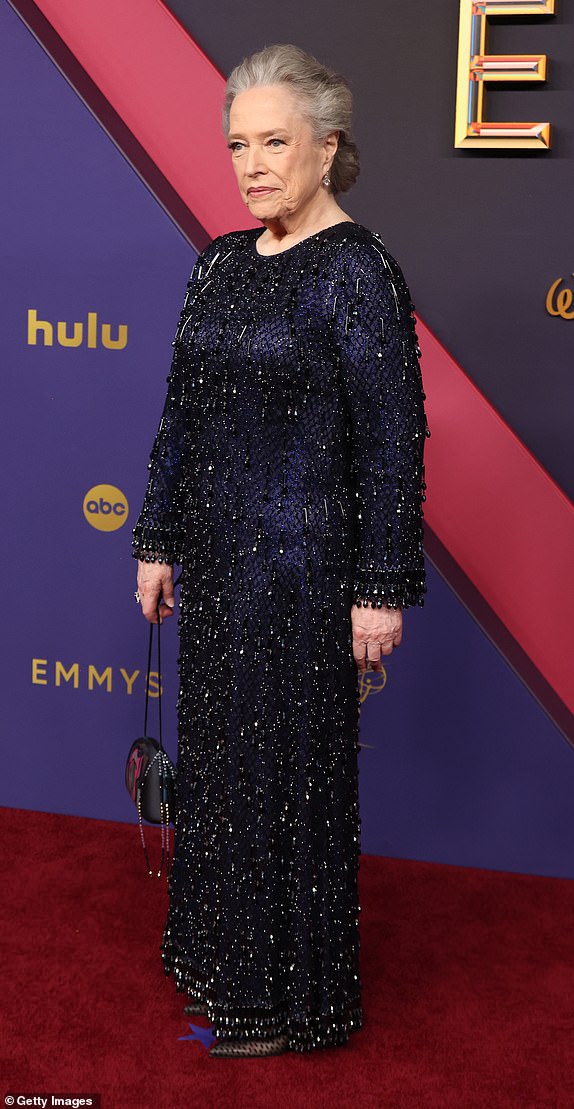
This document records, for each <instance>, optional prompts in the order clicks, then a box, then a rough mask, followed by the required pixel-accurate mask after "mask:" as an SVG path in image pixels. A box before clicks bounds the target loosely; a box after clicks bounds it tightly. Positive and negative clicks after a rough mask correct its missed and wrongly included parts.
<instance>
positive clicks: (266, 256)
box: [252, 219, 361, 261]
mask: <svg viewBox="0 0 574 1109" xmlns="http://www.w3.org/2000/svg"><path fill="white" fill-rule="evenodd" d="M338 227H361V224H360V223H357V222H356V220H348V219H343V220H339V222H338V223H331V224H330V225H329V227H322V228H321V230H320V231H315V232H314V233H313V234H312V235H307V236H306V237H305V238H304V239H299V242H298V243H293V246H288V247H287V248H286V249H285V250H278V251H276V252H275V254H260V253H259V251H258V249H257V240H258V239H259V238H260V236H261V235H262V234H263V232H264V231H265V228H262V229H261V230H260V229H259V228H256V231H257V234H256V235H255V236H254V238H253V244H252V245H253V251H254V253H255V254H256V255H257V257H258V258H263V259H265V261H271V259H272V258H282V257H283V255H284V254H292V252H293V251H294V250H297V247H299V246H303V245H304V244H305V243H310V242H312V241H313V240H314V239H318V238H319V236H320V235H324V234H325V233H326V232H327V231H334V230H335V228H338Z"/></svg>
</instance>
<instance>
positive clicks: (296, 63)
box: [222, 43, 359, 193]
mask: <svg viewBox="0 0 574 1109" xmlns="http://www.w3.org/2000/svg"><path fill="white" fill-rule="evenodd" d="M258 85H287V86H289V88H290V89H291V90H292V92H293V93H294V94H295V96H296V97H297V99H298V101H299V104H300V107H301V112H302V114H303V115H304V116H305V118H306V119H307V121H308V123H309V124H310V126H311V131H312V135H313V139H314V141H315V142H321V140H322V139H324V138H325V137H326V136H327V135H328V134H330V133H331V132H332V131H338V132H339V145H338V147H337V152H336V154H335V157H334V159H333V163H332V165H331V168H330V170H329V176H330V178H331V185H330V189H331V191H332V192H333V193H344V192H346V191H347V189H350V188H351V186H352V185H354V184H355V181H356V180H357V177H358V176H359V151H358V149H357V146H356V144H355V143H354V142H353V140H352V139H351V133H350V132H351V116H352V110H353V95H352V93H351V89H350V88H349V85H348V82H347V81H346V80H345V78H344V77H342V76H341V74H340V73H336V72H335V71H334V70H331V69H328V68H327V66H325V65H323V64H322V63H321V62H319V61H318V60H317V58H314V57H313V55H312V54H307V53H306V52H305V51H304V50H302V49H301V47H299V46H293V45H292V44H290V43H278V44H275V45H273V46H266V47H265V48H264V49H263V50H260V51H258V53H256V54H250V55H249V56H248V57H247V58H244V59H243V61H242V62H240V64H239V65H237V66H236V67H235V69H234V70H233V72H232V73H231V74H230V76H229V78H228V80H227V83H226V86H225V99H224V101H223V111H222V115H223V129H224V132H225V134H226V135H227V134H228V133H229V113H230V109H231V105H232V103H233V101H234V99H235V97H236V96H237V95H238V93H240V92H246V91H247V89H252V88H254V87H255V86H258Z"/></svg>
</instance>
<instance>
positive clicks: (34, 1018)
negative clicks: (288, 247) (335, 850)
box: [0, 808, 574, 1109]
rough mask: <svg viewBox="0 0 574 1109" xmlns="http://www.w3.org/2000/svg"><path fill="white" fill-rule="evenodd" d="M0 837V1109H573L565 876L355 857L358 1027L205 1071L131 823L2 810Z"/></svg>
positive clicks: (153, 836)
mask: <svg viewBox="0 0 574 1109" xmlns="http://www.w3.org/2000/svg"><path fill="white" fill-rule="evenodd" d="M0 829H1V843H2V899H1V907H0V924H1V929H2V930H1V942H2V948H3V955H4V957H3V974H2V1006H1V1013H2V1018H1V1027H0V1031H1V1039H0V1056H1V1060H2V1065H1V1088H0V1105H1V1104H4V1097H5V1095H6V1094H7V1093H13V1094H16V1095H17V1094H18V1093H19V1092H25V1093H29V1094H39V1093H43V1092H50V1091H59V1092H68V1093H72V1094H73V1093H85V1092H99V1093H100V1094H101V1095H102V1106H103V1109H194V1107H196V1106H198V1107H200V1106H205V1107H207V1109H212V1107H213V1109H214V1107H216V1106H217V1107H218V1109H228V1107H233V1109H235V1107H243V1106H245V1107H246V1109H247V1107H249V1109H263V1107H264V1109H283V1106H288V1107H289V1109H303V1107H305V1109H314V1107H317V1109H367V1107H368V1109H370V1107H373V1109H375V1107H376V1109H379V1107H387V1106H388V1107H389V1109H431V1107H432V1109H435V1107H436V1109H451V1107H452V1109H474V1107H482V1106H484V1107H490V1109H498V1107H501V1109H502V1107H505V1106H517V1107H518V1106H520V1107H521V1109H531V1107H532V1109H538V1107H540V1109H542V1107H548V1109H572V1107H574V959H573V954H574V939H573V931H574V882H572V881H567V880H561V879H556V878H538V877H531V876H526V875H512V874H505V873H500V872H493V871H486V870H471V869H466V868H459V867H453V866H440V865H437V864H434V863H420V862H406V861H402V860H397V859H387V858H378V857H375V856H363V857H362V859H361V869H360V892H361V906H362V910H361V965H362V977H363V987H364V995H363V1002H364V1009H365V1025H364V1028H363V1029H362V1030H361V1031H359V1032H356V1033H353V1035H352V1036H351V1039H350V1040H349V1042H348V1043H347V1044H346V1045H345V1046H344V1047H339V1048H335V1049H328V1050H323V1051H316V1052H312V1053H310V1054H308V1055H305V1056H302V1055H297V1054H294V1053H288V1054H287V1055H281V1056H276V1057H272V1058H268V1059H213V1058H210V1056H209V1052H208V1047H207V1045H208V1043H209V1031H208V1029H209V1024H208V1021H207V1020H206V1019H205V1018H202V1017H186V1016H184V1014H183V1005H184V1004H185V999H184V997H183V995H181V994H176V992H175V986H174V985H173V981H172V979H166V978H165V977H164V974H163V969H162V966H161V960H160V952H159V943H160V939H161V931H162V926H163V920H164V917H165V913H166V908H167V891H166V884H165V878H164V879H163V880H162V881H158V880H157V879H155V880H154V881H152V880H151V879H149V878H148V876H147V873H146V870H145V866H144V860H143V853H142V849H141V845H140V842H139V833H138V831H137V827H136V826H135V825H129V824H121V823H110V822H107V821H95V820H86V819H82V818H79V817H70V816H59V815H55V814H50V813H38V812H28V811H23V810H18V809H6V808H5V809H0ZM147 838H148V839H149V841H151V849H152V860H154V859H157V858H158V845H159V831H158V829H155V828H152V829H148V830H147ZM190 1024H193V1025H194V1027H195V1029H197V1032H194V1029H192V1028H190ZM185 1036H191V1037H193V1038H191V1039H182V1038H181V1037H185ZM16 1104H17V1103H16Z"/></svg>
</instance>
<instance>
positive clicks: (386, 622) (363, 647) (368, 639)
mask: <svg viewBox="0 0 574 1109" xmlns="http://www.w3.org/2000/svg"><path fill="white" fill-rule="evenodd" d="M351 624H352V629H353V657H354V659H355V662H356V663H357V667H358V670H359V673H363V672H364V671H365V670H377V671H379V672H380V671H381V669H382V664H381V655H390V654H391V652H392V650H393V647H398V646H399V644H400V642H401V639H402V634H403V613H402V609H400V608H387V606H386V605H383V606H382V608H371V606H370V605H369V606H368V607H367V608H363V606H362V605H361V607H360V608H358V607H357V605H353V607H352V609H351Z"/></svg>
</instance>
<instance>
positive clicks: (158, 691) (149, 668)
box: [143, 573, 181, 751]
mask: <svg viewBox="0 0 574 1109" xmlns="http://www.w3.org/2000/svg"><path fill="white" fill-rule="evenodd" d="M180 578H181V573H180V574H179V577H177V578H176V580H175V581H174V583H173V587H174V589H175V587H176V585H179V582H180ZM160 603H161V598H160V600H159V601H158V603H157V610H156V614H157V624H155V625H154V624H152V623H151V622H150V626H149V642H148V649H147V671H146V682H145V713H144V730H143V734H144V736H147V718H148V711H149V674H150V670H151V653H152V646H153V629H154V627H157V707H158V714H159V746H160V751H163V750H164V746H163V730H162V719H161V636H160V630H159V629H160V627H161V624H160V619H159V606H160Z"/></svg>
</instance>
